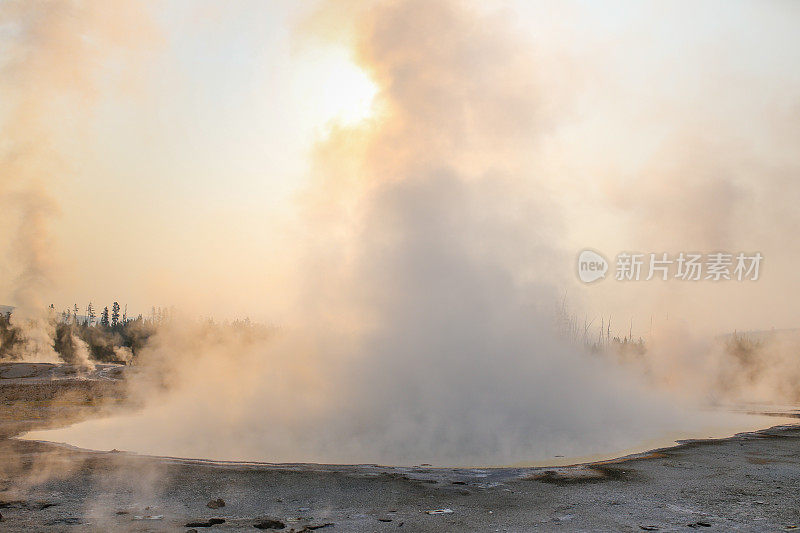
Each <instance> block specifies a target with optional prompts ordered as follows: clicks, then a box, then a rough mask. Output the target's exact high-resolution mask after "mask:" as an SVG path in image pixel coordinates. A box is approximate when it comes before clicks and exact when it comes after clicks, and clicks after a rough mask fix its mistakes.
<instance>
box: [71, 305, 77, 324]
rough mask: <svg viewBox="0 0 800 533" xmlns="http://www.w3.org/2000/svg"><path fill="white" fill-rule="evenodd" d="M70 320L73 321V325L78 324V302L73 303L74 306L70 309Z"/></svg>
mask: <svg viewBox="0 0 800 533" xmlns="http://www.w3.org/2000/svg"><path fill="white" fill-rule="evenodd" d="M72 320H74V321H75V325H77V324H78V304H75V307H74V308H73V309H72Z"/></svg>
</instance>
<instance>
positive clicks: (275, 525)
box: [253, 518, 286, 529]
mask: <svg viewBox="0 0 800 533" xmlns="http://www.w3.org/2000/svg"><path fill="white" fill-rule="evenodd" d="M253 527H255V528H256V529H283V528H285V527H286V524H284V523H283V522H281V521H280V520H275V519H272V518H267V519H266V520H262V521H260V522H256V523H255V524H253Z"/></svg>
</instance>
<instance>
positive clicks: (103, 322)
mask: <svg viewBox="0 0 800 533" xmlns="http://www.w3.org/2000/svg"><path fill="white" fill-rule="evenodd" d="M100 325H101V326H103V327H106V328H107V327H108V306H105V307H104V308H103V312H102V313H100Z"/></svg>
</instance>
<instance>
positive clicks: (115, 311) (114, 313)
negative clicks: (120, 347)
mask: <svg viewBox="0 0 800 533" xmlns="http://www.w3.org/2000/svg"><path fill="white" fill-rule="evenodd" d="M117 325H119V302H114V305H112V306H111V327H112V328H115V327H117Z"/></svg>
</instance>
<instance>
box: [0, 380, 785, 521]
mask: <svg viewBox="0 0 800 533" xmlns="http://www.w3.org/2000/svg"><path fill="white" fill-rule="evenodd" d="M3 372H4V370H3V368H0V401H2V406H3V407H2V413H0V465H2V466H0V513H2V521H0V531H98V532H106V531H190V530H191V529H195V530H197V531H258V529H256V528H255V525H256V524H262V526H270V525H271V526H273V527H278V526H280V525H281V524H283V525H284V526H285V527H284V528H283V529H265V530H266V531H284V532H289V531H291V530H294V531H313V530H316V529H319V526H324V527H323V528H322V529H320V530H321V531H332V532H336V531H338V532H347V531H358V532H361V531H412V532H418V531H643V530H654V531H655V530H658V531H695V530H702V531H733V530H737V531H782V530H792V529H794V528H798V530H800V427H798V426H781V427H776V428H773V429H770V430H765V431H762V432H758V433H751V434H742V435H739V436H736V437H732V438H729V439H722V440H712V441H691V442H688V443H685V444H682V445H679V446H675V447H672V448H667V449H661V450H657V451H654V452H651V453H648V454H642V455H640V456H635V457H630V458H624V459H619V460H616V461H609V462H603V463H592V464H585V465H576V466H570V467H559V468H500V469H439V468H427V467H414V468H396V467H382V466H374V465H360V466H325V465H311V464H306V465H304V464H292V465H265V464H245V463H210V462H204V461H192V460H183V459H169V458H154V457H145V456H137V455H134V454H127V453H119V452H116V451H108V452H90V451H83V450H77V449H72V448H66V447H63V446H57V445H54V444H48V443H40V442H29V441H24V440H18V439H16V438H13V436H14V435H17V434H19V433H20V432H22V431H25V430H28V429H33V428H42V427H52V426H55V425H61V424H66V423H72V422H74V421H76V420H79V419H81V418H84V417H87V416H93V415H96V413H97V412H98V409H102V408H105V407H108V406H109V405H112V406H113V405H115V404H117V403H119V402H121V401H122V396H123V393H122V387H121V386H120V383H119V382H116V381H114V380H113V379H92V380H80V379H75V378H71V377H69V376H62V377H61V378H57V379H49V380H46V379H35V378H34V377H33V376H32V377H28V378H24V377H23V378H13V379H12V378H8V379H3V378H2V375H3ZM101 377H102V376H101ZM218 498H221V499H222V500H224V503H225V505H224V506H220V507H217V508H210V507H209V506H208V505H207V504H208V503H209V502H210V501H212V500H216V499H218ZM442 509H449V510H451V511H452V512H446V513H441V514H428V513H427V512H426V511H432V510H442ZM212 518H217V519H221V520H224V522H223V523H219V524H215V525H212V526H210V527H202V525H196V526H191V527H187V526H186V524H188V523H199V524H203V525H207V524H208V521H209V520H210V519H212ZM267 519H269V520H272V521H273V522H272V523H267V522H265V521H266V520H267Z"/></svg>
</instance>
